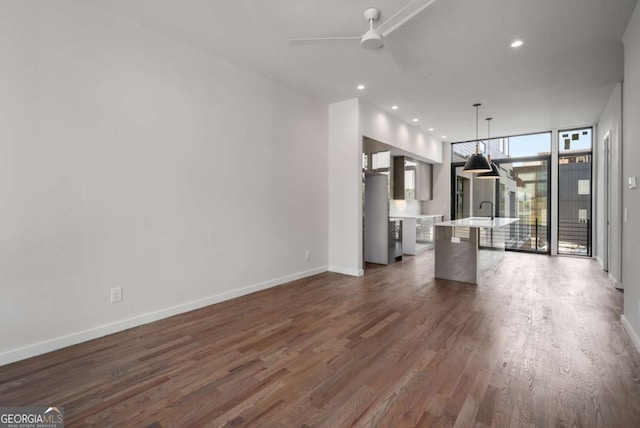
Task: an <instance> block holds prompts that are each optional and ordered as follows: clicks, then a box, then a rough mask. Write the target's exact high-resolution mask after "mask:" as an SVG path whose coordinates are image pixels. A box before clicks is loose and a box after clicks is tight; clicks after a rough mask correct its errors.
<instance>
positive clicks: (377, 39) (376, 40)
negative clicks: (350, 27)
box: [360, 30, 382, 49]
mask: <svg viewBox="0 0 640 428" xmlns="http://www.w3.org/2000/svg"><path fill="white" fill-rule="evenodd" d="M360 44H361V45H362V47H363V48H365V49H378V48H381V47H382V34H380V33H376V32H375V31H374V30H369V31H367V32H366V33H364V35H363V36H362V39H360Z"/></svg>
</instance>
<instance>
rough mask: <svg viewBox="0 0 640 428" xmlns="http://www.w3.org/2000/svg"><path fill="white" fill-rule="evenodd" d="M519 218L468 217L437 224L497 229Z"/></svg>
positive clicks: (437, 224)
mask: <svg viewBox="0 0 640 428" xmlns="http://www.w3.org/2000/svg"><path fill="white" fill-rule="evenodd" d="M518 220H519V219H517V218H510V217H496V218H494V219H493V220H491V218H490V217H467V218H461V219H458V220H451V221H443V222H442V223H436V226H449V227H456V226H457V227H483V228H487V229H496V228H499V227H503V226H507V225H509V224H512V223H515V222H517V221H518Z"/></svg>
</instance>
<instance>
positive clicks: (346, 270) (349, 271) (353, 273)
mask: <svg viewBox="0 0 640 428" xmlns="http://www.w3.org/2000/svg"><path fill="white" fill-rule="evenodd" d="M329 272H335V273H341V274H343V275H351V276H362V275H364V269H354V268H346V267H342V266H329Z"/></svg>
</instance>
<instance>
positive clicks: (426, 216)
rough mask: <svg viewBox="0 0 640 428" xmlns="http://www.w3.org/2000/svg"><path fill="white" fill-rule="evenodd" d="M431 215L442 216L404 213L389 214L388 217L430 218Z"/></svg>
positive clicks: (435, 215) (432, 215) (441, 215)
mask: <svg viewBox="0 0 640 428" xmlns="http://www.w3.org/2000/svg"><path fill="white" fill-rule="evenodd" d="M432 217H443V214H413V215H411V214H405V215H390V216H389V218H398V219H401V220H402V219H403V218H432Z"/></svg>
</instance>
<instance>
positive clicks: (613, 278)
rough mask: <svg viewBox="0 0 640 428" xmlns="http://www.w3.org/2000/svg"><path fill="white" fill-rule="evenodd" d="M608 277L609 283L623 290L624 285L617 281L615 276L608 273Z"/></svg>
mask: <svg viewBox="0 0 640 428" xmlns="http://www.w3.org/2000/svg"><path fill="white" fill-rule="evenodd" d="M607 276H608V278H609V281H610V282H611V284H612V285H613V286H614V287H615V288H617V289H618V290H624V286H623V285H622V283H621V282H619V281H618V280H617V279H616V277H615V276H613V275H612V274H611V273H609V275H607Z"/></svg>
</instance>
